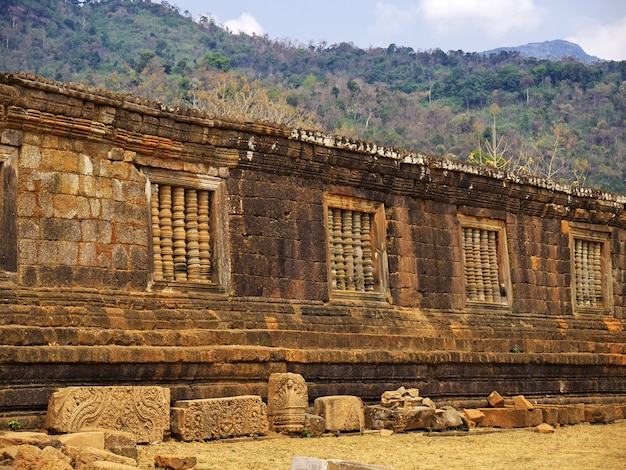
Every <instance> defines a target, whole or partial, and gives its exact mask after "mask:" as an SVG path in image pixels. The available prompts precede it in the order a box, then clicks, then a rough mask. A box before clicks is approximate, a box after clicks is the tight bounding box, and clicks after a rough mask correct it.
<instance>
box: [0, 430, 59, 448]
mask: <svg viewBox="0 0 626 470" xmlns="http://www.w3.org/2000/svg"><path fill="white" fill-rule="evenodd" d="M49 440H50V436H49V435H48V434H45V433H43V432H29V431H19V432H18V431H7V432H5V433H1V434H0V449H2V448H4V447H10V446H19V445H22V444H31V445H34V446H36V445H40V444H43V443H45V442H48V441H49Z"/></svg>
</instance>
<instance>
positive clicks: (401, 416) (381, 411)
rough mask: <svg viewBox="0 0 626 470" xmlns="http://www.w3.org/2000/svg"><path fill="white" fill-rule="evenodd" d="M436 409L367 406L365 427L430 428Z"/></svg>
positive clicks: (394, 428)
mask: <svg viewBox="0 0 626 470" xmlns="http://www.w3.org/2000/svg"><path fill="white" fill-rule="evenodd" d="M434 415H435V409H434V408H431V407H429V406H418V407H415V408H409V409H391V408H385V407H384V406H380V405H375V406H367V407H365V427H366V428H368V429H391V430H392V431H394V432H404V431H411V430H414V429H430V428H431V426H432V420H433V416H434Z"/></svg>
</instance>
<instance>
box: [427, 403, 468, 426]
mask: <svg viewBox="0 0 626 470" xmlns="http://www.w3.org/2000/svg"><path fill="white" fill-rule="evenodd" d="M459 426H463V418H462V417H461V413H459V412H458V411H457V410H455V409H454V408H453V407H451V406H445V407H443V408H442V409H440V410H435V414H434V415H433V419H432V424H431V429H432V430H433V431H443V430H445V429H450V428H458V427H459Z"/></svg>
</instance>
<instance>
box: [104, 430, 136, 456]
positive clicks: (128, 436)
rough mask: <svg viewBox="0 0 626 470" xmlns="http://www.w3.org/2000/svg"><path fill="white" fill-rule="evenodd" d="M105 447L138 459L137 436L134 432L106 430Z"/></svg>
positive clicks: (118, 453)
mask: <svg viewBox="0 0 626 470" xmlns="http://www.w3.org/2000/svg"><path fill="white" fill-rule="evenodd" d="M103 432H104V449H105V450H108V451H109V452H113V453H114V454H117V455H122V456H124V457H129V458H131V459H134V460H137V438H136V437H135V435H134V434H133V433H132V432H124V431H111V430H108V429H107V430H104V431H103Z"/></svg>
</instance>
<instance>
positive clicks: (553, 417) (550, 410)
mask: <svg viewBox="0 0 626 470" xmlns="http://www.w3.org/2000/svg"><path fill="white" fill-rule="evenodd" d="M537 409H540V410H541V412H542V413H543V422H544V423H546V424H549V425H551V426H556V425H557V424H560V423H559V407H558V406H554V405H540V406H538V407H537Z"/></svg>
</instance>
